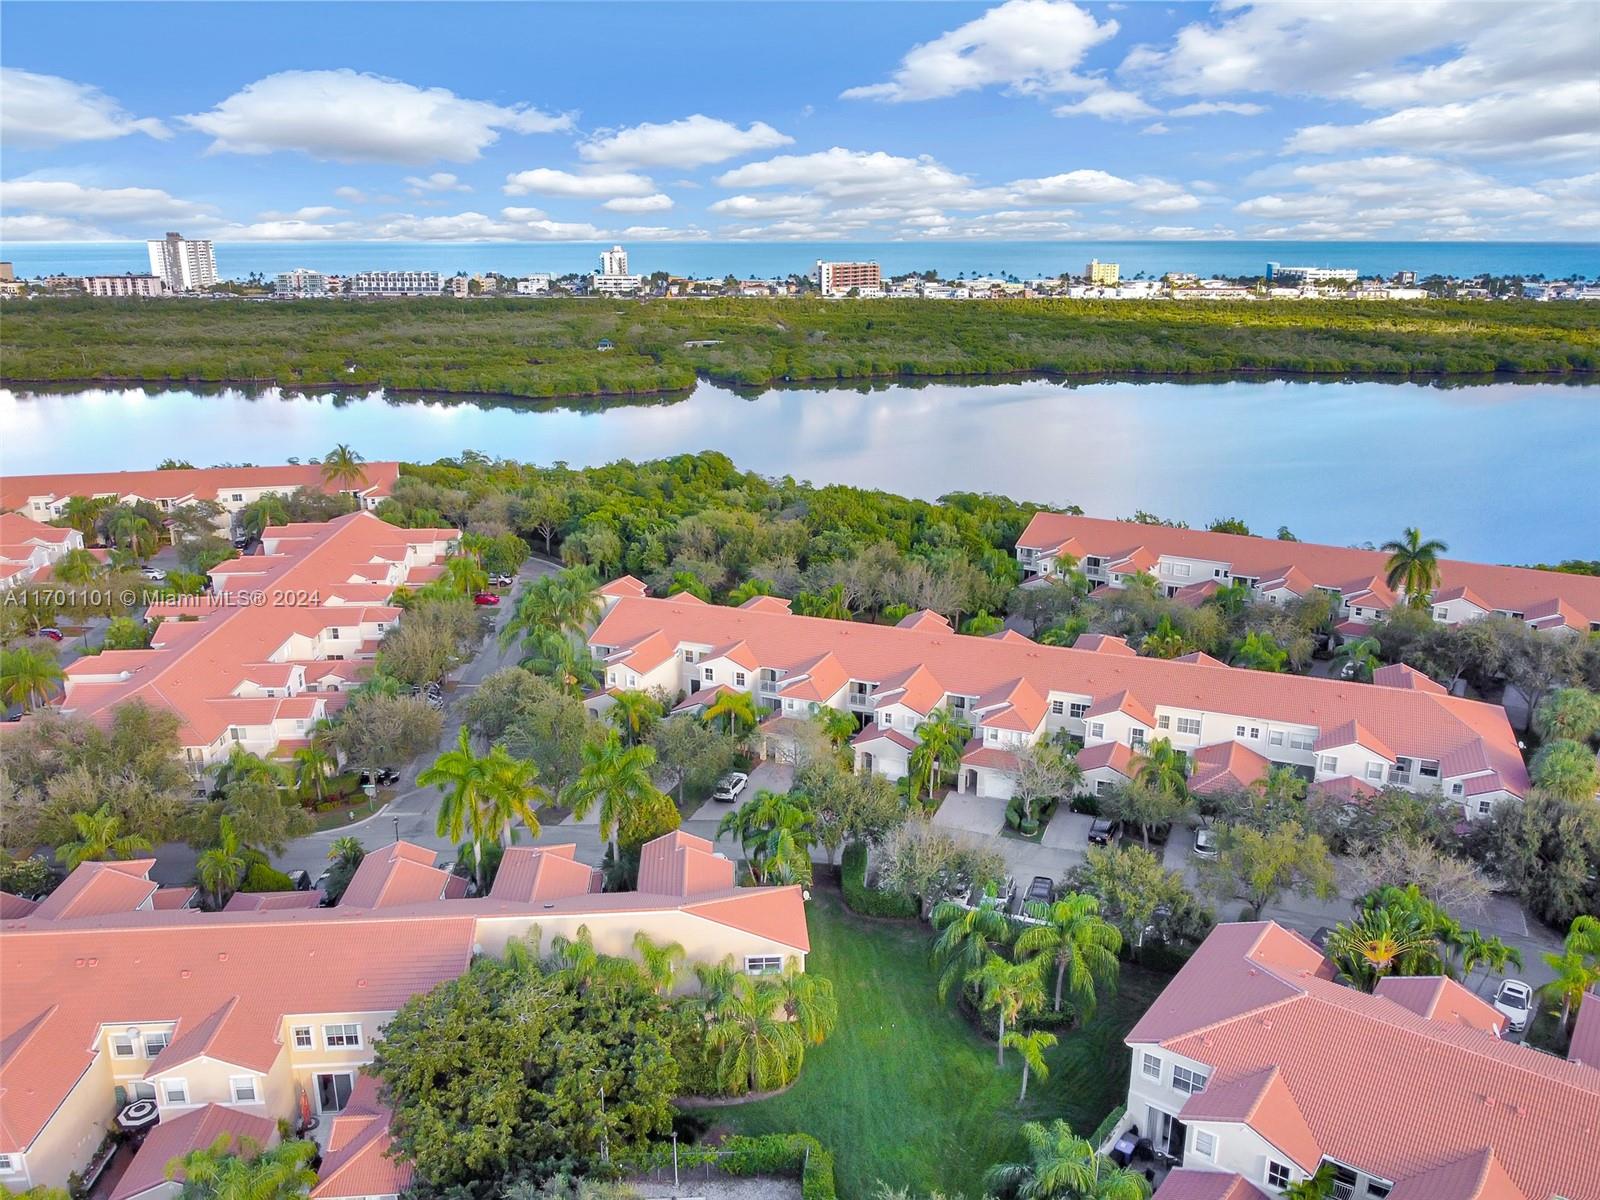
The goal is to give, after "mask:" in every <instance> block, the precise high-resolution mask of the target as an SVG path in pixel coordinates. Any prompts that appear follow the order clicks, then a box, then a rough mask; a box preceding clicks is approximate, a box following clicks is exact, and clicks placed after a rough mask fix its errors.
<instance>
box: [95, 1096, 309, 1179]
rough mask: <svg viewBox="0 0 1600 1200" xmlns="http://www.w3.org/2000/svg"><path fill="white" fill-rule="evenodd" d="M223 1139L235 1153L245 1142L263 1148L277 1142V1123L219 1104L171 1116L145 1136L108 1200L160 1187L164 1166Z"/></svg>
mask: <svg viewBox="0 0 1600 1200" xmlns="http://www.w3.org/2000/svg"><path fill="white" fill-rule="evenodd" d="M223 1136H226V1137H228V1138H229V1139H231V1148H232V1149H233V1150H234V1151H235V1152H238V1151H239V1150H242V1149H243V1148H244V1146H243V1142H244V1140H245V1139H249V1140H250V1141H252V1142H254V1143H255V1144H256V1145H257V1146H259V1147H262V1148H265V1147H267V1146H269V1145H271V1144H272V1143H273V1142H275V1141H277V1140H278V1124H277V1122H276V1121H273V1120H272V1119H270V1118H268V1117H258V1116H255V1115H254V1114H252V1113H247V1112H244V1111H243V1110H242V1109H237V1108H227V1107H225V1106H223V1105H221V1104H207V1105H204V1106H202V1107H200V1108H196V1109H191V1110H190V1111H188V1112H185V1113H179V1114H177V1115H175V1116H172V1117H170V1118H168V1119H167V1120H164V1121H162V1122H161V1124H159V1125H157V1126H156V1127H155V1128H153V1129H151V1130H150V1131H149V1132H148V1133H147V1134H145V1137H144V1142H143V1143H142V1144H141V1145H140V1146H139V1152H138V1153H137V1154H135V1155H134V1156H133V1161H132V1162H130V1163H129V1164H128V1169H127V1170H126V1171H124V1172H123V1174H122V1178H121V1179H119V1180H118V1181H117V1186H116V1187H115V1188H113V1189H112V1191H111V1200H133V1197H135V1196H140V1195H143V1194H144V1193H145V1192H148V1191H149V1190H150V1189H151V1188H156V1187H160V1186H162V1185H163V1184H165V1183H166V1182H167V1164H168V1163H171V1162H175V1161H176V1160H178V1159H181V1158H183V1157H184V1156H185V1155H186V1154H188V1153H189V1151H191V1150H205V1149H209V1148H210V1147H211V1146H212V1145H214V1144H215V1143H216V1140H217V1139H218V1138H220V1137H223ZM177 1178H178V1179H179V1180H181V1179H182V1178H183V1172H181V1171H179V1172H178V1173H177Z"/></svg>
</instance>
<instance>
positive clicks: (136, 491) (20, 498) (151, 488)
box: [0, 462, 400, 509]
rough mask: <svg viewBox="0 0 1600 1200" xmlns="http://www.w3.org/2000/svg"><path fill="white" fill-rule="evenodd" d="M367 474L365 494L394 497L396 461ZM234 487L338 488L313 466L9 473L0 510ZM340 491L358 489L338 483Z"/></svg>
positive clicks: (171, 496) (0, 483) (198, 496)
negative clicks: (35, 500) (47, 501)
mask: <svg viewBox="0 0 1600 1200" xmlns="http://www.w3.org/2000/svg"><path fill="white" fill-rule="evenodd" d="M361 471H362V474H363V475H364V476H365V479H364V480H363V484H362V486H361V487H360V488H359V490H360V491H361V494H362V495H364V496H369V497H372V498H374V499H377V498H380V497H384V496H388V495H390V494H392V492H393V489H394V482H395V480H396V479H398V478H399V477H400V464H399V463H397V462H369V463H362V464H361ZM236 488H269V489H272V490H274V491H280V492H292V491H294V490H295V489H296V488H307V489H309V490H311V491H315V492H331V491H333V490H335V489H334V488H332V487H330V486H329V485H328V484H327V483H326V482H325V481H324V479H323V475H322V468H321V467H320V466H318V465H316V464H314V463H308V464H305V465H302V466H295V465H293V464H286V465H283V466H269V467H191V468H186V469H183V470H176V471H92V472H85V473H81V474H61V475H8V476H6V477H5V478H4V480H0V508H5V509H16V508H21V507H22V506H23V505H25V504H26V503H27V502H28V500H29V499H30V498H31V497H34V496H48V497H50V498H51V499H53V500H64V499H66V498H67V497H68V496H91V497H92V496H113V495H114V496H138V497H141V498H143V499H146V500H158V501H159V500H173V501H180V500H189V499H195V500H218V499H220V498H222V495H223V493H224V492H227V491H230V490H232V489H236ZM339 490H355V489H352V488H348V487H346V485H344V484H340V485H339Z"/></svg>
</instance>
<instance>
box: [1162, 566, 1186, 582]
mask: <svg viewBox="0 0 1600 1200" xmlns="http://www.w3.org/2000/svg"><path fill="white" fill-rule="evenodd" d="M1167 570H1168V571H1169V572H1170V573H1171V574H1172V575H1173V577H1174V578H1177V579H1187V578H1189V564H1188V563H1168V564H1167Z"/></svg>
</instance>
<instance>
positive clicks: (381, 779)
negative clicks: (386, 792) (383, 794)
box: [378, 767, 400, 787]
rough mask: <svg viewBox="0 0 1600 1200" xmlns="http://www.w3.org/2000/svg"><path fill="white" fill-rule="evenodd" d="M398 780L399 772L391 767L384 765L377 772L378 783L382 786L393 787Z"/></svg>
mask: <svg viewBox="0 0 1600 1200" xmlns="http://www.w3.org/2000/svg"><path fill="white" fill-rule="evenodd" d="M399 782H400V772H399V771H396V770H395V769H394V768H393V767H384V768H382V769H381V770H379V772H378V783H379V785H380V786H382V787H393V786H394V785H395V784H397V783H399Z"/></svg>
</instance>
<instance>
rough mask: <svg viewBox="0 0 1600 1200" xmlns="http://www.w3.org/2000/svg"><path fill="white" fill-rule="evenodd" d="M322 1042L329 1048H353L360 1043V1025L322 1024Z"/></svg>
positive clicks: (356, 1047)
mask: <svg viewBox="0 0 1600 1200" xmlns="http://www.w3.org/2000/svg"><path fill="white" fill-rule="evenodd" d="M322 1044H323V1045H324V1046H326V1047H327V1048H328V1049H329V1050H339V1049H345V1050H353V1049H358V1048H359V1047H360V1045H361V1026H359V1025H324V1026H323V1027H322Z"/></svg>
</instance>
